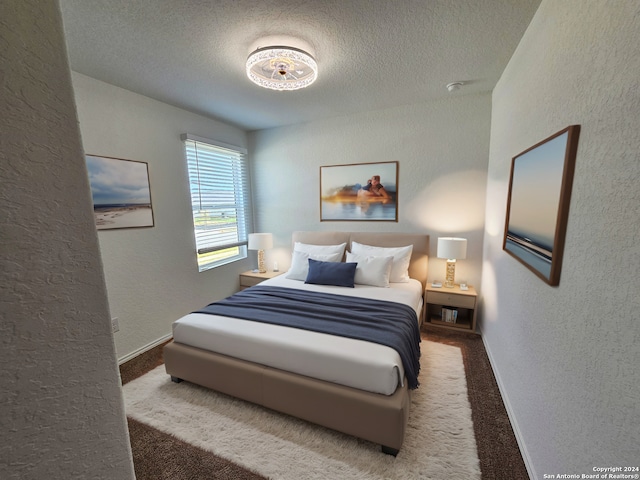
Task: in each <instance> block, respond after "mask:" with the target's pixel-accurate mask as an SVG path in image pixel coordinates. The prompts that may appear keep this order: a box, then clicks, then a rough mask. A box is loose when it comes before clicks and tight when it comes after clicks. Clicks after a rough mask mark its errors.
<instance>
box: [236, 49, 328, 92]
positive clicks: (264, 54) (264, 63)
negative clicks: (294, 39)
mask: <svg viewBox="0 0 640 480" xmlns="http://www.w3.org/2000/svg"><path fill="white" fill-rule="evenodd" d="M247 76H248V77H249V79H250V80H251V81H252V82H253V83H255V84H257V85H260V86H261V87H264V88H270V89H271V90H298V89H299V88H304V87H308V86H309V85H311V84H312V83H313V82H315V80H316V78H317V77H318V65H317V64H316V61H315V60H314V58H313V57H312V56H311V55H309V54H308V53H307V52H305V51H304V50H300V49H298V48H293V47H264V48H258V49H257V50H255V51H254V52H253V53H251V55H249V58H247Z"/></svg>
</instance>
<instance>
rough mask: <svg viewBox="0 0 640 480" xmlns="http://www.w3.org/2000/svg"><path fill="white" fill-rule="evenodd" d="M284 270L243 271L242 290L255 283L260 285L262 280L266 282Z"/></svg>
mask: <svg viewBox="0 0 640 480" xmlns="http://www.w3.org/2000/svg"><path fill="white" fill-rule="evenodd" d="M282 273H283V272H264V273H259V272H254V271H252V270H249V271H248V272H243V273H241V274H240V290H244V289H245V288H249V287H253V286H254V285H258V284H259V283H260V282H264V281H265V280H268V279H270V278H273V277H277V276H278V275H280V274H282Z"/></svg>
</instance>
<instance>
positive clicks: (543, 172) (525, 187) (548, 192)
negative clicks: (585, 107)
mask: <svg viewBox="0 0 640 480" xmlns="http://www.w3.org/2000/svg"><path fill="white" fill-rule="evenodd" d="M579 134H580V125H571V126H569V127H567V128H565V129H564V130H561V131H559V132H558V133H555V134H554V135H552V136H550V137H549V138H547V139H545V140H543V141H541V142H540V143H538V144H536V145H534V146H533V147H531V148H529V149H527V150H525V151H524V152H522V153H521V154H519V155H517V156H515V157H514V158H513V160H512V162H511V177H510V180H509V196H508V199H507V219H506V222H505V231H504V241H503V245H502V248H503V250H505V251H506V252H507V253H508V254H510V255H512V256H513V257H514V258H515V259H516V260H518V261H519V262H521V263H522V264H523V265H525V266H526V267H527V268H529V269H530V270H531V271H532V272H533V273H535V274H536V275H537V276H538V277H540V278H541V279H542V280H544V281H545V282H547V283H548V284H549V285H553V286H555V285H558V284H559V283H560V270H561V267H562V253H563V250H564V239H565V234H566V230H567V219H568V217H569V200H570V198H571V186H572V183H573V172H574V169H575V161H576V151H577V149H578V136H579Z"/></svg>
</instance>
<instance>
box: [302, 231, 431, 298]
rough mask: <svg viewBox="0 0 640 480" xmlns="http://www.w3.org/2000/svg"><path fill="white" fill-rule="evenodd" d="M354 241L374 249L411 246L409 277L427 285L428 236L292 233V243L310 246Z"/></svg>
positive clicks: (348, 243)
mask: <svg viewBox="0 0 640 480" xmlns="http://www.w3.org/2000/svg"><path fill="white" fill-rule="evenodd" d="M352 241H355V242H358V243H363V244H365V245H373V246H376V247H405V246H407V245H413V252H412V254H411V263H410V264H409V276H410V277H411V278H415V279H416V280H419V281H420V282H422V286H423V287H426V285H427V267H428V264H429V235H422V234H418V233H373V232H293V235H292V242H294V243H295V242H301V243H309V244H312V245H339V244H341V243H346V244H347V250H349V249H351V242H352Z"/></svg>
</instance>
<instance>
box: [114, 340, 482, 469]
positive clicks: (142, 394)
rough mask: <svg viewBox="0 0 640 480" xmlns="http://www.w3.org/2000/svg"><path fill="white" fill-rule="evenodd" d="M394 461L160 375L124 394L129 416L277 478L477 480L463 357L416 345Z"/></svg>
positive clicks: (446, 348) (373, 448) (371, 447)
mask: <svg viewBox="0 0 640 480" xmlns="http://www.w3.org/2000/svg"><path fill="white" fill-rule="evenodd" d="M421 364H422V370H421V373H420V382H421V386H420V388H419V389H418V390H415V391H414V392H413V395H412V407H411V414H410V418H409V425H408V429H407V434H406V437H405V442H404V445H403V447H402V449H401V451H400V453H399V454H398V456H397V457H395V458H394V457H392V456H389V455H384V454H382V453H381V452H380V446H379V445H375V444H373V443H370V442H367V441H364V440H359V439H356V438H354V437H351V436H348V435H344V434H341V433H338V432H335V431H333V430H329V429H326V428H323V427H319V426H317V425H313V424H310V423H308V422H305V421H302V420H298V419H296V418H293V417H290V416H288V415H283V414H279V413H277V412H274V411H271V410H268V409H265V408H262V407H259V406H256V405H253V404H251V403H248V402H244V401H242V400H237V399H234V398H231V397H229V396H226V395H223V394H218V393H216V392H213V391H211V390H208V389H204V388H201V387H198V386H196V385H193V384H190V383H188V382H182V383H180V384H175V383H173V382H171V380H170V379H169V376H168V375H167V374H166V373H165V371H164V366H159V367H157V368H155V369H154V370H152V371H151V372H149V373H147V374H145V375H143V376H142V377H140V378H138V379H136V380H133V381H131V382H129V383H127V384H126V385H124V387H123V393H124V397H125V405H126V411H127V415H128V416H129V417H131V418H133V419H135V420H136V421H138V422H141V423H144V424H147V425H150V426H152V427H154V428H157V429H158V430H160V431H163V432H166V433H169V434H172V435H174V436H175V437H177V438H179V439H180V440H182V441H184V442H187V443H189V444H192V445H195V446H197V447H200V448H202V449H204V450H207V451H210V452H212V453H215V454H217V455H219V456H221V457H224V458H227V459H229V460H231V461H232V462H234V463H237V464H239V465H242V466H244V467H246V468H248V469H250V470H253V471H255V472H258V473H259V474H261V475H264V476H266V477H269V478H274V479H283V480H286V479H296V480H297V479H300V478H305V479H312V480H313V479H318V480H320V479H323V480H324V479H327V478H349V479H362V480H364V479H417V478H420V479H434V480H435V479H442V478H465V479H479V478H480V467H479V460H478V455H477V448H476V443H475V437H474V432H473V423H472V420H471V407H470V405H469V400H468V396H467V387H466V380H465V373H464V366H463V361H462V355H461V352H460V349H459V348H458V347H454V346H451V345H445V344H440V343H434V342H429V341H423V343H422V359H421Z"/></svg>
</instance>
